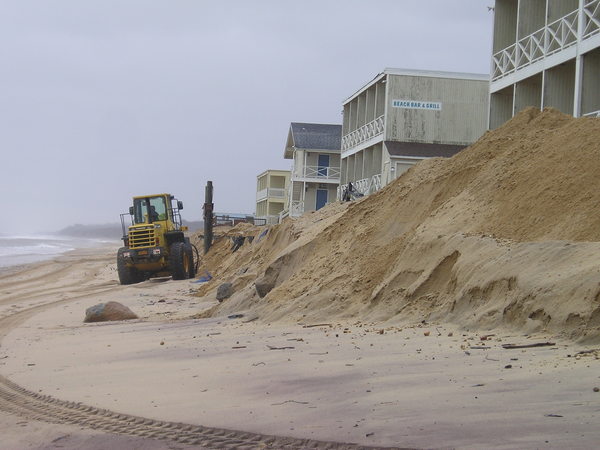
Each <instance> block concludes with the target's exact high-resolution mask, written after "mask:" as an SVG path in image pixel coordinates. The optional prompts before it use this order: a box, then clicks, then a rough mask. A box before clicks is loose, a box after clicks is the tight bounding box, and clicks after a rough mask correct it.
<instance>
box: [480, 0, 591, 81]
mask: <svg viewBox="0 0 600 450" xmlns="http://www.w3.org/2000/svg"><path fill="white" fill-rule="evenodd" d="M599 2H600V0H593V1H590V2H589V3H587V4H586V5H585V7H584V11H585V25H584V30H585V31H584V33H583V36H584V39H585V38H587V37H589V36H591V35H593V34H595V33H597V32H598V31H599V27H600V12H599V11H598V10H599V8H598V4H599ZM578 25H579V11H578V10H577V11H573V12H571V13H569V14H567V15H566V16H564V17H561V18H560V19H558V20H555V21H554V22H552V23H549V24H548V25H547V26H545V27H544V28H542V29H540V30H538V31H536V32H534V33H532V34H530V35H528V36H526V37H524V38H522V39H520V40H519V41H518V42H517V43H515V44H513V45H511V46H510V47H506V48H505V49H503V50H500V51H499V52H497V53H495V54H494V55H493V58H492V59H493V65H494V68H493V72H492V80H494V81H495V80H498V79H500V78H502V77H504V76H506V75H509V74H511V73H513V72H514V71H516V70H518V69H520V68H522V67H526V66H528V65H530V64H533V63H534V62H536V61H539V60H540V59H542V58H545V57H547V56H550V55H552V54H553V53H556V52H559V51H561V50H564V49H566V48H568V47H570V46H572V45H574V44H576V43H577V27H578Z"/></svg>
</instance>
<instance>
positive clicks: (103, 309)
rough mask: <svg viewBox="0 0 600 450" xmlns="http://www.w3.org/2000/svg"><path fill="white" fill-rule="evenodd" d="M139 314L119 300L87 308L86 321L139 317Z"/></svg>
mask: <svg viewBox="0 0 600 450" xmlns="http://www.w3.org/2000/svg"><path fill="white" fill-rule="evenodd" d="M137 318H138V316H137V315H136V314H135V313H134V312H133V311H132V310H131V309H129V308H128V307H127V306H125V305H122V304H121V303H119V302H107V303H99V304H97V305H94V306H90V307H89V308H88V309H86V310H85V319H84V320H83V321H84V322H108V321H114V320H130V319H137Z"/></svg>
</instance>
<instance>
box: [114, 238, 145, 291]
mask: <svg viewBox="0 0 600 450" xmlns="http://www.w3.org/2000/svg"><path fill="white" fill-rule="evenodd" d="M125 250H126V248H125V247H121V248H120V249H119V251H118V252H117V273H118V274H119V283H121V284H134V283H139V282H140V281H143V276H142V274H140V273H139V272H138V271H137V270H136V269H135V267H129V266H128V265H127V263H126V262H125V258H123V252H124V251H125Z"/></svg>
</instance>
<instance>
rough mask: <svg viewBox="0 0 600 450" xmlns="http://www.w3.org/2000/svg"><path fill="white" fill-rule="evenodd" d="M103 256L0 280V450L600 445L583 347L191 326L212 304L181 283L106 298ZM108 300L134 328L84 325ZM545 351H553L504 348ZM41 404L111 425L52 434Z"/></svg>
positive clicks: (68, 427)
mask: <svg viewBox="0 0 600 450" xmlns="http://www.w3.org/2000/svg"><path fill="white" fill-rule="evenodd" d="M112 250H113V249H103V250H102V251H101V252H99V251H98V250H92V251H90V250H86V251H79V252H73V253H71V254H68V255H65V256H63V257H60V258H58V259H57V261H56V262H48V263H40V264H37V265H34V266H30V267H27V268H25V269H24V270H21V271H19V272H16V273H12V274H10V275H7V274H4V275H3V276H2V277H1V278H0V292H1V293H2V300H1V304H0V307H1V308H2V309H1V311H0V314H1V317H2V318H1V319H0V327H1V328H0V332H1V336H2V341H1V347H0V375H2V379H1V380H2V384H1V390H2V399H1V400H0V402H1V403H0V411H1V414H0V427H1V429H2V430H3V448H14V449H19V448H58V447H60V448H82V447H86V448H107V447H108V446H110V447H113V448H187V447H190V448H202V447H203V445H202V444H194V443H193V442H194V440H193V438H189V442H187V443H186V440H187V439H186V438H185V437H184V434H185V433H184V431H183V430H182V429H181V430H180V429H178V427H174V429H173V430H172V431H170V432H169V433H160V432H156V430H152V429H150V428H148V429H143V428H139V424H136V423H135V421H134V420H132V419H130V418H131V417H136V418H144V419H147V423H148V424H164V423H167V422H173V423H184V424H189V425H191V426H202V427H209V428H216V429H224V430H233V431H232V432H231V433H230V436H229V437H228V438H226V439H224V440H223V441H221V442H222V443H223V445H222V446H224V447H227V446H229V447H232V448H234V447H235V446H243V445H247V446H248V448H258V447H261V446H263V447H270V448H280V447H281V446H282V442H284V440H276V439H275V440H273V439H274V438H271V441H269V440H268V439H266V440H264V441H261V440H260V436H261V435H271V436H280V437H289V438H293V439H292V440H290V441H289V443H290V444H291V445H292V447H293V446H295V447H297V448H305V446H308V444H306V442H308V441H304V440H307V439H309V440H313V441H312V442H313V443H314V445H315V446H317V447H319V446H322V447H325V446H326V445H327V444H324V443H323V442H340V443H353V444H358V445H360V446H376V447H377V446H379V447H400V448H486V447H495V448H566V447H569V448H593V447H595V444H596V443H597V442H598V441H599V440H600V431H598V429H597V427H596V426H595V424H597V421H598V414H599V413H600V410H599V405H600V394H599V393H596V392H594V391H593V388H594V387H597V386H599V385H600V378H599V376H598V374H599V373H600V371H599V370H598V369H599V367H600V361H598V353H597V352H589V353H580V354H578V352H582V351H586V350H592V349H593V348H592V347H586V346H581V345H575V344H572V343H570V342H568V341H561V340H560V339H558V340H557V339H556V338H555V337H554V336H550V335H546V334H532V335H527V336H526V335H523V334H520V333H514V332H509V331H505V332H502V331H498V330H496V331H495V332H494V333H492V335H491V336H485V335H483V334H482V333H475V332H468V331H466V330H464V329H462V330H461V329H458V328H457V327H453V326H450V325H441V324H436V323H418V324H413V325H408V326H403V327H399V326H395V325H387V326H386V325H385V324H381V323H362V322H359V321H333V322H327V321H325V322H327V323H316V322H310V323H297V322H296V323H292V322H288V323H286V322H281V321H280V322H277V323H273V324H269V323H265V322H262V321H260V320H252V319H253V318H254V317H252V316H249V315H242V316H241V317H239V316H232V318H229V317H227V316H223V317H213V318H207V319H189V317H191V316H192V315H193V314H194V313H197V312H198V311H201V310H203V309H207V308H210V307H211V306H213V305H215V304H216V301H215V300H214V299H211V298H209V297H204V298H199V297H197V296H195V295H193V292H194V290H195V286H197V285H194V284H193V283H191V282H190V281H187V280H186V281H164V282H155V281H148V282H144V283H141V284H138V285H132V286H119V285H118V283H117V280H116V272H115V269H114V264H113V261H112V260H113V251H112ZM108 300H115V301H119V302H121V303H123V304H125V305H127V306H128V307H130V308H131V309H132V310H133V311H134V312H135V313H136V314H138V316H139V317H140V319H138V320H133V321H123V322H114V323H99V324H84V323H83V318H84V313H85V309H86V308H87V307H89V306H92V305H94V304H97V303H99V302H103V301H108ZM240 314H244V312H240ZM482 339H484V340H482ZM544 342H553V343H554V344H555V345H551V346H546V347H537V348H524V349H510V350H507V349H504V348H502V344H509V343H514V344H532V343H544ZM13 383H14V384H16V385H18V386H19V387H20V388H23V389H25V390H26V392H25V394H23V393H21V396H20V398H19V399H16V398H15V397H11V396H10V395H8V393H9V392H12V391H13V390H14V389H15V387H14V386H13ZM34 396H36V397H34ZM49 398H52V399H58V400H60V401H64V402H65V403H66V402H74V403H73V404H77V403H81V404H83V405H85V407H90V410H92V411H93V410H94V408H97V409H99V410H108V411H111V412H114V413H115V414H116V415H119V414H120V415H122V416H123V418H124V420H121V421H119V420H117V421H116V422H118V423H116V424H113V425H111V424H109V425H106V426H105V425H101V426H96V425H97V424H94V420H95V419H94V415H92V416H90V417H88V416H86V415H85V414H83V413H81V408H80V409H79V410H78V411H79V412H78V414H74V413H72V412H69V411H68V410H67V408H66V406H65V407H64V408H62V409H61V410H60V414H63V417H61V419H60V420H52V419H53V418H52V414H54V415H55V416H54V419H57V416H56V412H55V413H50V415H48V413H47V412H45V408H46V407H47V406H48V405H50V403H49V400H48V399H49ZM36 402H37V403H38V404H36ZM27 405H29V406H27ZM48 407H49V406H48ZM95 416H96V419H97V418H98V414H97V413H96V414H95ZM39 419H42V420H39ZM49 422H62V423H49ZM139 422H143V421H139ZM111 426H112V427H113V428H110V427H111ZM161 426H163V427H164V425H161ZM158 428H160V427H158ZM109 431H113V433H110V432H109ZM115 432H116V433H115ZM179 434H180V435H179ZM157 438H158V439H157ZM244 438H246V441H244ZM177 439H179V442H176V441H175V440H177ZM196 439H197V442H200V441H201V439H202V438H199V437H197V436H196ZM236 439H238V440H239V442H236ZM252 439H254V441H253V440H252ZM316 441H319V442H321V443H320V444H319V443H317V442H316ZM205 442H206V443H208V444H209V445H208V446H206V447H207V448H219V447H221V445H219V444H218V443H216V444H210V441H208V440H207V441H205ZM303 443H304V444H303ZM311 445H312V444H311Z"/></svg>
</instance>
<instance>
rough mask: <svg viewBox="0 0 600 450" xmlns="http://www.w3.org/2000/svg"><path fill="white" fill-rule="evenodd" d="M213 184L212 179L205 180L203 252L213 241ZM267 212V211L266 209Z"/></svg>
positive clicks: (207, 249)
mask: <svg viewBox="0 0 600 450" xmlns="http://www.w3.org/2000/svg"><path fill="white" fill-rule="evenodd" d="M213 209H214V203H213V185H212V181H207V182H206V189H205V190H204V254H205V255H206V254H207V253H208V251H209V250H210V246H211V245H212V241H213ZM267 212H268V211H267Z"/></svg>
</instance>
